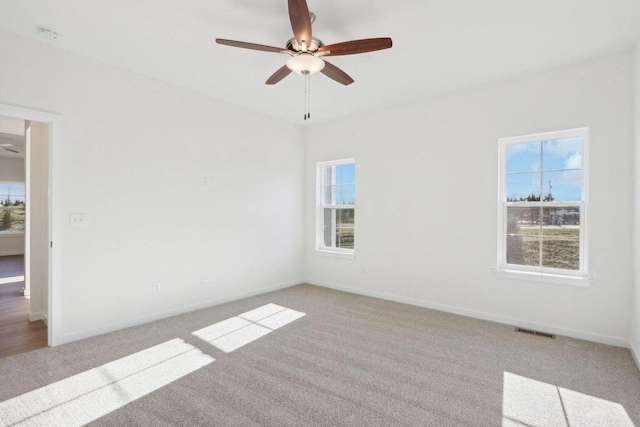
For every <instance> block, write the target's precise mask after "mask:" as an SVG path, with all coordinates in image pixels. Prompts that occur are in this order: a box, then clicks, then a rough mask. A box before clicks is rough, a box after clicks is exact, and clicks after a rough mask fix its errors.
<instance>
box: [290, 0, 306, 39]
mask: <svg viewBox="0 0 640 427" xmlns="http://www.w3.org/2000/svg"><path fill="white" fill-rule="evenodd" d="M289 20H290V21H291V28H292V29H293V35H294V37H295V38H296V41H297V42H298V44H299V45H300V46H302V41H303V40H304V41H305V43H306V45H307V46H310V45H311V15H309V6H307V2H306V0H289Z"/></svg>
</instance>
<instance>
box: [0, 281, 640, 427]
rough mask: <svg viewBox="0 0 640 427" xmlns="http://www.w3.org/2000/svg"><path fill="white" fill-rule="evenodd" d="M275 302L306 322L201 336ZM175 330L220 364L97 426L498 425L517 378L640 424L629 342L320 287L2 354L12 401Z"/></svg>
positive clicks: (0, 388)
mask: <svg viewBox="0 0 640 427" xmlns="http://www.w3.org/2000/svg"><path fill="white" fill-rule="evenodd" d="M268 303H275V304H278V305H281V306H284V307H288V308H290V309H293V310H298V311H301V312H303V313H306V316H304V317H301V318H299V319H297V320H295V321H293V322H291V323H289V324H288V325H286V326H283V327H282V328H280V329H278V330H275V331H273V332H271V333H269V334H267V335H265V336H263V337H261V338H259V339H257V340H256V341H253V342H251V343H249V344H247V345H245V346H244V347H241V348H239V349H237V350H235V351H233V352H231V353H224V352H222V351H220V350H218V349H217V348H215V347H213V346H212V345H210V344H208V343H206V342H205V341H202V340H200V339H198V338H197V337H195V336H194V335H192V332H194V331H196V330H199V329H201V328H204V327H206V326H209V325H211V324H213V323H216V322H220V321H222V320H225V319H229V318H231V317H234V316H236V315H238V314H240V313H243V312H246V311H249V310H252V309H255V308H257V307H260V306H262V305H265V304H268ZM174 338H181V339H183V340H184V341H186V342H187V343H189V344H191V345H193V346H195V347H197V348H199V349H201V350H202V351H203V352H204V353H205V354H208V355H210V356H212V357H213V358H215V359H216V360H215V362H213V363H210V364H208V365H206V366H204V367H202V368H200V369H199V370H197V371H195V372H193V373H192V374H189V375H187V376H185V377H182V378H181V379H179V380H177V381H174V382H172V383H170V384H168V385H167V386H165V387H163V388H160V389H159V390H157V391H155V392H153V393H151V394H149V395H147V396H144V397H142V398H140V399H138V400H136V401H134V402H132V403H130V404H128V405H126V406H124V407H123V408H121V409H118V410H116V411H114V412H112V413H110V414H108V415H106V416H104V417H102V418H99V419H97V420H96V421H95V424H96V425H110V426H123V425H155V426H161V425H181V426H183V425H190V426H193V425H221V426H236V425H237V426H253V425H255V426H288V425H297V426H300V425H310V426H314V425H317V426H372V425H384V426H391V425H412V426H414V425H433V426H456V425H467V426H500V425H501V424H502V422H503V418H502V411H503V397H504V396H503V379H504V376H505V372H507V373H509V374H515V375H517V376H521V377H525V378H529V379H533V380H537V381H540V382H543V383H548V384H552V385H554V386H558V387H560V388H563V389H568V390H572V391H577V392H579V393H584V394H587V395H591V396H596V397H598V398H601V399H606V400H608V401H612V402H617V403H620V404H622V405H623V406H624V409H625V410H626V412H627V413H628V415H629V417H630V418H631V420H633V422H634V423H636V425H638V424H640V371H638V369H637V367H636V366H635V364H634V361H633V359H632V357H631V354H630V353H629V351H628V350H626V349H622V348H617V347H611V346H606V345H601V344H594V343H589V342H586V341H580V340H575V339H570V338H563V337H558V338H557V339H546V338H541V337H533V336H528V335H523V334H518V333H515V332H514V331H513V328H512V327H509V326H506V325H501V324H497V323H492V322H486V321H481V320H475V319H470V318H466V317H462V316H456V315H452V314H447V313H442V312H438V311H433V310H428V309H424V308H419V307H413V306H409V305H404V304H398V303H394V302H389V301H384V300H379V299H375V298H369V297H363V296H359V295H354V294H349V293H344V292H338V291H334V290H329V289H323V288H319V287H314V286H310V285H300V286H294V287H291V288H288V289H284V290H280V291H276V292H272V293H269V294H265V295H260V296H256V297H252V298H247V299H244V300H240V301H236V302H232V303H228V304H224V305H220V306H216V307H212V308H209V309H205V310H200V311H197V312H194V313H189V314H186V315H182V316H177V317H173V318H170V319H165V320H161V321H157V322H153V323H150V324H147V325H142V326H139V327H135V328H130V329H126V330H123V331H118V332H114V333H110V334H106V335H102V336H99V337H95V338H90V339H86V340H82V341H78V342H74V343H71V344H67V345H64V346H60V347H56V348H47V349H42V350H37V351H34V352H31V353H26V354H22V355H18V356H12V357H8V358H5V359H0V378H1V381H0V401H5V400H7V399H9V398H11V397H14V396H19V395H22V394H23V393H26V392H29V391H31V390H34V389H37V388H39V387H43V386H45V385H47V384H50V383H52V382H55V381H58V380H62V379H64V378H67V377H69V376H71V375H74V374H77V373H80V372H83V371H86V370H89V369H91V368H95V367H97V366H100V365H103V364H105V363H108V362H111V361H113V360H116V359H119V358H121V357H125V356H128V355H130V354H132V353H135V352H138V351H141V350H145V349H147V348H149V347H151V346H154V345H158V344H161V343H164V342H166V341H169V340H172V339H174ZM552 389H554V388H552ZM554 390H555V389H554ZM540 410H541V411H543V410H544V408H541V409H540ZM505 425H506V424H505ZM510 425H517V424H515V423H512V424H510Z"/></svg>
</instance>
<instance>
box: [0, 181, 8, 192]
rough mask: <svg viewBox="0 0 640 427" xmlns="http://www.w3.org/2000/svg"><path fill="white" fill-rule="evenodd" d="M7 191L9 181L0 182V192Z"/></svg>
mask: <svg viewBox="0 0 640 427" xmlns="http://www.w3.org/2000/svg"><path fill="white" fill-rule="evenodd" d="M8 193H9V183H8V182H0V194H8Z"/></svg>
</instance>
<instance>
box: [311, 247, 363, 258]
mask: <svg viewBox="0 0 640 427" xmlns="http://www.w3.org/2000/svg"><path fill="white" fill-rule="evenodd" d="M316 255H319V256H326V257H330V258H342V259H354V258H355V257H356V254H355V252H339V251H331V250H328V249H316Z"/></svg>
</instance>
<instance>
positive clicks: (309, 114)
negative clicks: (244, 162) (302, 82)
mask: <svg viewBox="0 0 640 427" xmlns="http://www.w3.org/2000/svg"><path fill="white" fill-rule="evenodd" d="M310 118H311V75H309V74H307V119H310Z"/></svg>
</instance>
